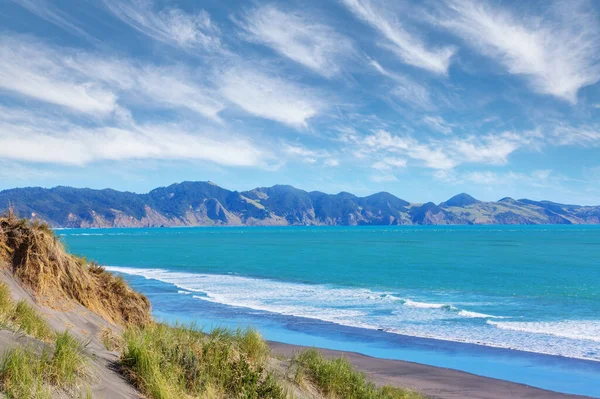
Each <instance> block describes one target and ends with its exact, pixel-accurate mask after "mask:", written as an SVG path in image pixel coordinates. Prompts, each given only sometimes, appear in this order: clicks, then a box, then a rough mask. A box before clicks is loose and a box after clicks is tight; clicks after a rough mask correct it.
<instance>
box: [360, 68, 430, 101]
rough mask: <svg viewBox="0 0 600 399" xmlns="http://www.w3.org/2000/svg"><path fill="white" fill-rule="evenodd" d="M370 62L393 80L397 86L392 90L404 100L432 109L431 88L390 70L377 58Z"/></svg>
mask: <svg viewBox="0 0 600 399" xmlns="http://www.w3.org/2000/svg"><path fill="white" fill-rule="evenodd" d="M369 64H370V65H371V66H372V67H373V68H375V70H377V72H379V73H380V74H382V75H383V76H385V77H387V78H389V79H391V80H393V81H394V82H395V83H396V86H395V87H394V88H392V89H391V90H390V92H391V93H392V94H393V95H394V96H396V97H397V98H398V99H400V100H401V101H402V102H404V103H406V104H409V105H412V106H415V107H417V108H422V109H431V108H433V104H432V102H431V98H430V95H429V90H428V89H427V88H426V87H425V86H423V85H421V84H419V83H417V82H415V81H414V80H412V79H410V78H409V77H407V76H404V75H400V74H398V73H394V72H390V71H388V70H387V69H385V68H384V67H383V66H381V64H380V63H379V62H377V61H375V60H369Z"/></svg>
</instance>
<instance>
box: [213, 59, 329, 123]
mask: <svg viewBox="0 0 600 399" xmlns="http://www.w3.org/2000/svg"><path fill="white" fill-rule="evenodd" d="M220 80H221V81H220V90H221V93H222V94H223V96H224V97H225V98H227V99H228V100H229V101H231V102H232V103H234V104H236V105H238V106H239V107H240V108H242V109H243V110H244V111H246V112H248V113H250V114H252V115H255V116H258V117H261V118H265V119H271V120H274V121H277V122H281V123H284V124H287V125H290V126H294V127H305V126H306V125H307V121H308V120H309V119H310V118H312V117H314V116H316V115H317V114H318V113H319V112H320V111H321V110H322V109H324V108H325V106H324V104H323V102H321V100H320V99H318V98H317V97H316V96H315V95H314V94H313V93H312V92H311V91H310V90H308V89H305V88H303V87H301V86H299V85H297V84H295V83H292V82H288V81H285V80H283V79H280V78H278V77H275V76H268V75H266V74H264V73H261V72H258V71H256V70H253V69H247V68H241V67H235V68H231V69H229V70H227V71H225V72H224V73H223V74H222V76H221V77H220Z"/></svg>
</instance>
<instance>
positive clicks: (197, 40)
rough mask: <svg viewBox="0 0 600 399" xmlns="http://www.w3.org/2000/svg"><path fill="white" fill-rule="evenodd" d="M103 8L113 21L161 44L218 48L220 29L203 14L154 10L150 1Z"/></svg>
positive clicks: (124, 0) (118, 0) (120, 1)
mask: <svg viewBox="0 0 600 399" xmlns="http://www.w3.org/2000/svg"><path fill="white" fill-rule="evenodd" d="M104 4H105V6H106V8H107V9H108V10H109V11H110V12H111V13H112V14H113V15H114V16H115V17H117V18H119V19H120V20H121V21H123V22H124V23H126V24H127V25H129V26H131V27H132V28H134V29H136V30H137V31H139V32H141V33H143V34H145V35H147V36H149V37H151V38H153V39H155V40H158V41H160V42H163V43H166V44H169V45H171V46H174V47H178V48H182V49H184V50H198V49H204V50H218V49H220V48H221V40H220V37H219V29H218V28H217V27H216V26H215V25H214V24H213V23H212V21H211V18H210V16H209V14H208V13H207V12H206V11H200V12H198V13H196V14H191V13H186V12H185V11H183V10H181V9H178V8H174V7H172V8H163V9H160V10H156V9H155V6H154V3H153V2H152V1H151V0H104Z"/></svg>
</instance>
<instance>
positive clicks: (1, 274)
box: [0, 270, 143, 399]
mask: <svg viewBox="0 0 600 399" xmlns="http://www.w3.org/2000/svg"><path fill="white" fill-rule="evenodd" d="M0 280H2V281H3V282H4V283H5V284H6V285H8V287H9V288H10V291H11V293H12V296H13V299H15V300H20V299H25V300H27V301H28V302H29V303H30V304H31V305H32V306H33V307H34V308H36V309H37V310H38V311H39V312H40V313H41V314H43V315H44V316H46V318H47V320H48V322H49V323H50V325H51V326H52V328H53V329H55V330H56V331H64V330H67V329H68V330H69V332H70V333H71V334H72V335H74V336H76V337H77V338H79V339H80V340H82V341H83V342H86V343H88V344H87V345H86V352H87V353H88V354H89V356H90V359H91V362H90V363H91V364H90V366H91V367H90V374H91V377H90V380H89V385H90V387H91V389H92V393H93V395H94V398H104V399H112V398H115V399H121V398H142V397H143V396H142V395H141V394H140V393H139V392H137V391H136V390H135V389H134V388H133V387H132V386H131V385H130V384H129V383H128V382H127V381H125V380H124V379H123V377H122V375H121V374H120V373H119V372H118V371H117V370H115V366H114V365H115V363H116V361H117V360H118V358H119V354H118V353H117V352H110V351H108V350H106V348H105V347H104V345H103V344H102V342H101V341H100V337H99V334H100V331H101V330H102V328H103V327H110V328H113V329H114V330H116V331H118V328H117V327H115V326H112V325H110V324H109V323H107V322H106V321H104V320H103V319H102V318H100V317H99V316H98V315H96V314H94V313H92V312H90V311H89V310H87V309H86V308H84V307H82V306H80V305H71V306H70V309H65V310H62V309H61V311H57V310H53V309H51V308H49V307H46V306H40V305H39V304H37V303H36V301H35V300H34V299H33V297H32V296H31V295H30V294H29V293H28V292H27V291H25V290H24V289H23V288H22V287H21V285H20V284H19V283H18V282H17V281H16V280H15V278H14V277H13V276H12V275H11V274H10V273H9V272H7V271H5V270H1V271H0ZM28 341H29V342H34V343H35V340H33V339H28V338H26V337H24V336H23V335H22V334H15V333H12V332H10V331H0V352H1V353H3V352H4V351H5V350H7V349H8V348H11V347H12V346H14V345H22V344H25V343H27V342H28Z"/></svg>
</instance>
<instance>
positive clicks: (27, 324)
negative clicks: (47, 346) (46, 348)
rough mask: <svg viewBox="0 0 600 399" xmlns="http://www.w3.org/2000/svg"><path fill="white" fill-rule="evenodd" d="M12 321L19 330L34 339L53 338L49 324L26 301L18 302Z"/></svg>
mask: <svg viewBox="0 0 600 399" xmlns="http://www.w3.org/2000/svg"><path fill="white" fill-rule="evenodd" d="M11 321H12V322H13V324H14V325H16V326H17V327H18V328H19V330H21V331H23V332H24V333H26V334H29V335H31V336H33V337H36V338H39V339H42V340H47V339H48V338H50V337H52V329H51V328H50V325H49V324H48V322H47V321H46V320H45V319H44V318H43V317H42V316H41V315H40V314H39V313H38V312H37V311H36V310H35V309H34V308H32V307H31V305H29V304H28V303H27V302H26V301H25V300H20V301H19V302H17V305H16V306H15V310H14V313H13V316H12V319H11Z"/></svg>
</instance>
